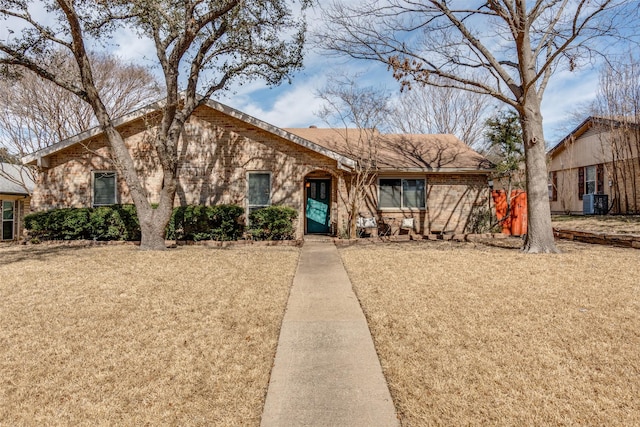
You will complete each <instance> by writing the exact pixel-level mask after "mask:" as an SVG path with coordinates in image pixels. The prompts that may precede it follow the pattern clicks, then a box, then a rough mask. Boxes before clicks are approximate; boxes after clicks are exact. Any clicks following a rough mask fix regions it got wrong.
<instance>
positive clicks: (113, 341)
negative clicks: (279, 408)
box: [0, 245, 299, 426]
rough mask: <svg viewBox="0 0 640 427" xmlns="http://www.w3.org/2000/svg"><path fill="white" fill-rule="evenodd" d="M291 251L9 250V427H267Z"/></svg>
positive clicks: (3, 254)
mask: <svg viewBox="0 0 640 427" xmlns="http://www.w3.org/2000/svg"><path fill="white" fill-rule="evenodd" d="M298 252H299V251H298V249H297V248H291V247H269V248H267V247H261V248H251V247H238V248H229V249H213V248H206V247H197V246H196V247H182V248H178V249H172V250H169V251H166V252H161V253H158V252H141V251H138V250H137V249H136V248H135V247H133V246H127V245H122V246H120V245H118V246H107V247H93V248H85V247H66V246H47V247H41V246H31V247H29V248H24V247H16V246H12V247H4V248H1V249H0V277H2V281H1V282H0V324H1V325H2V328H1V329H0V361H1V362H0V381H1V382H2V383H1V385H0V401H2V404H1V405H0V425H203V426H210V425H255V426H257V425H259V423H260V416H261V413H262V407H263V405H264V397H265V394H266V390H267V385H268V381H269V373H270V370H271V365H272V363H273V358H274V355H275V349H276V345H277V339H278V333H279V329H280V324H281V320H282V317H283V313H284V309H285V306H286V302H287V297H288V294H289V289H290V286H291V283H292V279H293V275H294V272H295V267H296V262H297V259H298Z"/></svg>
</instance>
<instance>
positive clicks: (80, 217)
mask: <svg viewBox="0 0 640 427" xmlns="http://www.w3.org/2000/svg"><path fill="white" fill-rule="evenodd" d="M89 213H90V209H88V208H67V209H54V210H51V211H47V212H38V213H35V214H31V215H27V216H26V217H25V228H26V229H27V230H29V232H30V233H31V236H32V237H37V238H39V239H50V240H77V239H88V238H89V237H90V235H91V227H90V226H89Z"/></svg>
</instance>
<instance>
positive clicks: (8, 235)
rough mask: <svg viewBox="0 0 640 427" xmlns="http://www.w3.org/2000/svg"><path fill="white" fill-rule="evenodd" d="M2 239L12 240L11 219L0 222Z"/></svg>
mask: <svg viewBox="0 0 640 427" xmlns="http://www.w3.org/2000/svg"><path fill="white" fill-rule="evenodd" d="M2 240H13V221H3V222H2Z"/></svg>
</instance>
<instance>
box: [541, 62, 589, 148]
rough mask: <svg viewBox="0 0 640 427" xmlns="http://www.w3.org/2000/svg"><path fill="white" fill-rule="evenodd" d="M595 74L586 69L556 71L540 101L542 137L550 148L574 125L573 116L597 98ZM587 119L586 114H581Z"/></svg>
mask: <svg viewBox="0 0 640 427" xmlns="http://www.w3.org/2000/svg"><path fill="white" fill-rule="evenodd" d="M597 90H598V71H597V70H596V69H585V70H582V71H580V72H570V71H558V72H557V73H556V74H555V75H554V76H552V77H551V81H550V83H549V87H548V88H547V90H546V91H545V94H544V98H543V101H542V117H543V123H544V128H545V138H546V139H547V142H549V143H550V144H551V145H554V143H556V142H558V141H559V140H560V139H561V138H563V137H564V136H566V134H567V133H568V132H569V131H570V130H571V128H573V127H574V125H575V123H574V122H575V119H573V118H572V117H571V115H572V114H573V113H576V112H578V113H581V112H582V111H581V110H583V109H585V105H586V104H588V103H589V102H590V101H592V100H593V99H594V98H595V97H596V92H597ZM582 113H583V114H584V116H585V118H586V116H587V115H588V111H587V110H586V109H585V111H584V112H582Z"/></svg>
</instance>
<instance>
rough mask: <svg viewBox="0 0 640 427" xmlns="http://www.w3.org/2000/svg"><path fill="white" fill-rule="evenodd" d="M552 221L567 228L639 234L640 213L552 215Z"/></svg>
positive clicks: (555, 225) (558, 226) (554, 224)
mask: <svg viewBox="0 0 640 427" xmlns="http://www.w3.org/2000/svg"><path fill="white" fill-rule="evenodd" d="M552 223H553V226H554V227H556V228H562V229H569V230H578V231H588V232H596V233H621V234H640V215H554V216H553V217H552Z"/></svg>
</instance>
